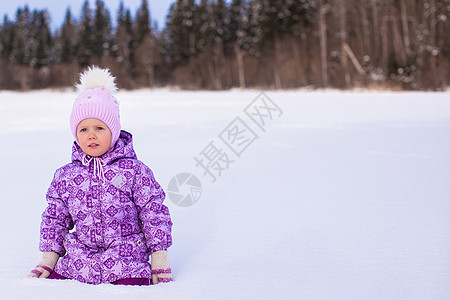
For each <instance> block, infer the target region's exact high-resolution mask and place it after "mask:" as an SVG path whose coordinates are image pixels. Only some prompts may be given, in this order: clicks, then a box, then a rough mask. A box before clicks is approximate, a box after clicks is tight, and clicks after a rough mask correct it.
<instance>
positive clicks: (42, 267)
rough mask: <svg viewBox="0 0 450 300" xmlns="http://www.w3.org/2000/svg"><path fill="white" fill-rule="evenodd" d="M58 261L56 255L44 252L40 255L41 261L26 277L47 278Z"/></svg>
mask: <svg viewBox="0 0 450 300" xmlns="http://www.w3.org/2000/svg"><path fill="white" fill-rule="evenodd" d="M58 259H59V255H58V253H55V252H44V253H43V254H42V261H41V262H40V263H39V264H38V265H37V266H36V267H35V268H34V269H33V270H31V272H30V274H29V275H28V277H37V278H47V277H48V276H50V273H51V272H52V271H53V269H54V268H55V265H56V262H57V261H58Z"/></svg>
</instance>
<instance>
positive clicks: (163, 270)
mask: <svg viewBox="0 0 450 300" xmlns="http://www.w3.org/2000/svg"><path fill="white" fill-rule="evenodd" d="M172 280H173V279H172V270H171V268H170V264H169V259H168V257H167V251H164V250H161V251H156V252H153V253H152V283H153V284H158V283H160V282H169V281H172Z"/></svg>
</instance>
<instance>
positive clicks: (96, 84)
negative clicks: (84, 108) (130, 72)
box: [76, 66, 117, 94]
mask: <svg viewBox="0 0 450 300" xmlns="http://www.w3.org/2000/svg"><path fill="white" fill-rule="evenodd" d="M115 80H116V78H115V77H114V76H112V75H111V73H110V72H109V70H108V69H101V68H99V67H97V66H92V67H88V69H87V70H86V71H85V72H84V73H82V74H80V84H77V85H76V88H77V92H78V93H82V92H84V91H87V90H88V89H92V88H103V89H105V90H107V91H108V92H109V93H110V94H115V93H116V92H117V86H116V83H115Z"/></svg>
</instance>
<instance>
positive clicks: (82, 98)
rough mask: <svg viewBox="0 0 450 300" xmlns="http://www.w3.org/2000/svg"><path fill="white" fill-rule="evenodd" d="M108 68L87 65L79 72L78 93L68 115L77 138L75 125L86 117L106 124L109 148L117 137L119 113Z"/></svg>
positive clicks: (114, 87)
mask: <svg viewBox="0 0 450 300" xmlns="http://www.w3.org/2000/svg"><path fill="white" fill-rule="evenodd" d="M114 81H115V77H113V76H112V75H111V74H110V73H109V70H108V69H100V68H99V67H96V66H92V67H89V68H88V69H87V70H86V71H85V72H84V73H82V74H80V84H78V85H77V91H78V92H79V93H80V94H79V96H78V98H77V99H76V100H75V103H74V104H73V108H72V114H71V115H70V128H71V129H72V133H73V136H74V137H75V140H76V141H77V143H78V139H77V126H78V124H80V122H81V121H83V120H84V119H88V118H95V119H99V120H100V121H102V122H103V123H105V124H106V126H108V128H109V130H110V131H111V135H112V138H111V148H112V147H114V144H115V143H116V142H117V140H118V139H119V135H120V115H119V102H118V101H117V99H116V98H115V97H114V96H113V94H115V93H116V92H117V87H116V84H115V83H114Z"/></svg>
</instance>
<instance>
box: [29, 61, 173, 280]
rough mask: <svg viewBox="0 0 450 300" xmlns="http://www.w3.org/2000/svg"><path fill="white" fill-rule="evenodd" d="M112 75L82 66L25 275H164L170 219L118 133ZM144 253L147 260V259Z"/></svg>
mask: <svg viewBox="0 0 450 300" xmlns="http://www.w3.org/2000/svg"><path fill="white" fill-rule="evenodd" d="M114 81H115V78H114V77H112V76H111V74H110V73H109V70H107V69H100V68H98V67H92V68H88V70H87V71H86V72H85V73H84V74H81V76H80V82H81V83H80V84H79V85H78V86H77V89H78V91H79V93H80V94H79V96H78V98H77V99H76V100H75V103H74V105H73V109H72V114H71V116H70V125H71V129H72V133H73V136H74V138H75V143H74V145H73V148H72V162H71V163H69V164H67V165H65V166H63V167H62V168H60V169H58V170H56V173H55V176H54V178H53V181H52V183H51V185H50V188H49V189H48V192H47V202H48V207H47V209H46V210H45V211H44V213H43V214H42V223H41V230H40V232H41V233H40V244H39V249H40V251H43V258H42V261H41V262H40V263H39V264H38V265H37V266H36V267H35V269H33V270H32V271H31V273H30V276H32V277H39V278H53V279H76V280H78V281H81V282H85V283H91V284H100V283H113V284H127V285H149V284H152V283H153V284H157V283H159V282H168V281H171V280H172V275H171V269H170V265H169V261H168V258H167V248H168V247H170V245H171V244H172V235H171V229H172V221H171V219H170V214H169V210H168V208H167V207H166V206H165V205H164V204H163V201H164V198H165V194H164V191H163V189H162V188H161V186H160V185H159V184H158V183H157V182H156V180H155V178H154V177H153V173H152V171H151V170H150V168H148V167H147V166H146V165H145V164H143V163H142V162H141V161H139V160H138V159H137V157H136V153H135V152H134V149H133V143H132V136H131V134H130V133H128V132H126V131H123V130H122V131H121V129H120V127H121V126H120V120H119V104H118V102H117V100H116V98H115V97H114V96H113V94H114V93H115V92H116V91H117V88H116V85H115V83H114ZM150 256H151V265H150V263H149V262H148V260H149V257H150Z"/></svg>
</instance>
